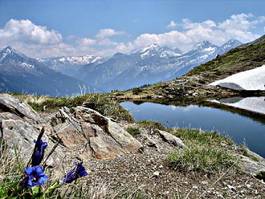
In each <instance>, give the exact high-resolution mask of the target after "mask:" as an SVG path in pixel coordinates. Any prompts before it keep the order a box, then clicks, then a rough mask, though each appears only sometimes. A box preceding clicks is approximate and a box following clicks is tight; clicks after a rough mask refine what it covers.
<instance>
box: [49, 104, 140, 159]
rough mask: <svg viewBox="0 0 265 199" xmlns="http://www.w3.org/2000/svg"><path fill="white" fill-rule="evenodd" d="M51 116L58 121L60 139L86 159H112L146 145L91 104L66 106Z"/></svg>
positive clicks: (56, 129) (56, 125) (56, 127)
mask: <svg viewBox="0 0 265 199" xmlns="http://www.w3.org/2000/svg"><path fill="white" fill-rule="evenodd" d="M51 120H52V121H57V122H53V123H52V124H53V125H54V126H53V127H54V129H55V132H56V134H57V135H58V137H59V139H60V142H61V143H62V144H63V145H64V146H65V147H66V148H68V149H70V150H74V151H79V154H80V155H81V156H82V157H83V158H84V157H85V158H86V159H89V158H97V159H112V158H115V157H116V156H119V155H122V154H125V153H130V152H131V153H135V152H137V151H138V150H139V149H140V148H142V144H141V143H140V142H139V141H137V140H136V139H135V138H134V137H132V136H131V135H130V134H129V133H128V132H127V131H126V130H124V129H123V128H122V127H121V126H120V125H119V124H118V123H116V122H114V121H112V120H111V119H109V118H107V117H105V116H103V115H101V114H100V113H98V112H96V111H94V110H92V109H89V108H85V107H82V106H78V107H76V108H73V109H71V110H70V109H68V108H66V107H65V108H62V109H61V110H60V111H59V112H58V113H57V114H56V115H55V116H54V117H53V118H52V119H51Z"/></svg>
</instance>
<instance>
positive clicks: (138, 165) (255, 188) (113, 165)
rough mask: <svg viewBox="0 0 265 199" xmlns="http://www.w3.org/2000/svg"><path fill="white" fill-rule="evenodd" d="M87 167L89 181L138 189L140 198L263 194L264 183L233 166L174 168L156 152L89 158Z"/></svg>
mask: <svg viewBox="0 0 265 199" xmlns="http://www.w3.org/2000/svg"><path fill="white" fill-rule="evenodd" d="M88 168H89V169H90V175H89V177H88V183H89V184H93V185H94V186H102V183H104V184H105V188H106V187H107V189H108V191H111V190H115V191H116V192H117V191H119V192H120V193H124V192H128V193H141V196H143V197H140V198H200V197H201V198H255V199H256V198H265V184H264V183H263V182H261V181H259V180H257V179H255V178H254V177H252V176H249V175H246V174H243V173H240V172H238V171H236V170H235V169H231V170H228V171H224V172H221V173H216V174H205V173H204V174H203V173H196V172H190V173H188V172H184V171H178V170H173V169H171V168H169V166H168V165H167V164H166V155H163V154H159V153H153V154H151V155H150V154H135V155H128V156H123V157H120V158H117V159H114V160H101V161H90V162H89V166H88ZM138 198H139V197H138Z"/></svg>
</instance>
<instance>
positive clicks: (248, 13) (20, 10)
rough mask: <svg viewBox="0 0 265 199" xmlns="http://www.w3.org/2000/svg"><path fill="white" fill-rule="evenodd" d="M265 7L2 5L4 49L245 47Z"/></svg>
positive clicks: (235, 3) (209, 2)
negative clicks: (228, 42)
mask: <svg viewBox="0 0 265 199" xmlns="http://www.w3.org/2000/svg"><path fill="white" fill-rule="evenodd" d="M264 7H265V1H264V0H218V1H217V0H215V1H214V0H130V1H129V0H113V1H110V0H100V1H99V0H97V1H96V0H95V1H92V0H90V1H89V0H0V47H3V46H5V45H8V44H9V45H12V46H14V47H15V48H17V49H19V50H21V51H23V52H25V53H27V54H29V55H31V56H34V57H36V56H41V57H43V56H53V55H69V54H73V55H81V54H99V55H102V56H104V55H111V54H113V53H115V52H118V51H121V52H125V53H128V52H130V51H132V50H135V49H139V48H142V47H144V46H146V45H149V44H151V43H154V42H155V43H158V44H160V45H162V46H169V47H178V48H180V49H181V50H183V51H185V50H188V49H189V48H191V47H192V45H194V44H195V43H197V42H200V41H202V40H210V41H211V42H212V43H215V44H218V45H220V44H221V43H223V42H225V41H226V40H228V39H231V38H235V39H238V40H241V41H242V42H247V41H250V40H252V39H255V38H256V37H258V36H260V35H262V34H264V27H265V25H264V24H265V19H264V17H263V15H265V13H264ZM233 16H234V17H233ZM11 19H13V20H11ZM227 20H228V22H227ZM229 20H230V21H229ZM241 22H242V24H240V23H241ZM225 23H226V24H225ZM1 34H2V37H1ZM37 34H39V35H37ZM215 37H220V38H219V39H218V38H217V39H216V38H215ZM167 38H169V39H170V40H171V41H172V42H170V41H168V40H169V39H168V40H167ZM177 38H178V39H177ZM36 49H38V54H37V53H34V51H36ZM78 49H79V50H78Z"/></svg>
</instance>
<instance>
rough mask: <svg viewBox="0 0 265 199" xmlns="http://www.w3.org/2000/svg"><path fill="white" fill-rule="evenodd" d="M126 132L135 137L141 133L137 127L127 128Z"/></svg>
mask: <svg viewBox="0 0 265 199" xmlns="http://www.w3.org/2000/svg"><path fill="white" fill-rule="evenodd" d="M126 130H127V132H128V133H130V134H131V135H132V136H137V135H139V134H141V131H140V129H139V128H137V127H128V128H127V129H126Z"/></svg>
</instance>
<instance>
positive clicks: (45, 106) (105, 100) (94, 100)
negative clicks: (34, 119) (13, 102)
mask: <svg viewBox="0 0 265 199" xmlns="http://www.w3.org/2000/svg"><path fill="white" fill-rule="evenodd" d="M16 97H18V98H20V99H21V100H22V101H24V102H27V103H28V104H29V105H30V106H31V107H32V108H33V109H35V110H36V111H56V110H58V109H60V108H61V107H64V106H66V107H69V108H71V107H76V106H81V105H83V104H85V106H86V107H89V108H92V109H94V110H96V111H98V112H100V113H101V114H103V115H105V116H109V117H111V118H113V119H115V120H125V121H128V122H133V118H132V116H131V115H130V114H129V112H128V111H127V110H125V109H123V108H122V107H121V105H120V104H119V103H118V102H117V101H115V100H112V99H111V98H110V95H108V94H87V95H80V96H76V97H43V96H32V95H17V96H16Z"/></svg>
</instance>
